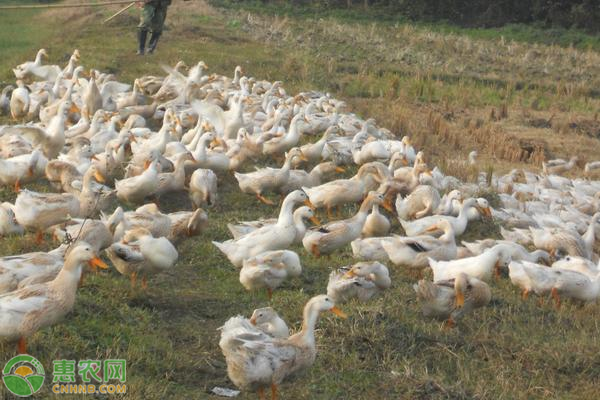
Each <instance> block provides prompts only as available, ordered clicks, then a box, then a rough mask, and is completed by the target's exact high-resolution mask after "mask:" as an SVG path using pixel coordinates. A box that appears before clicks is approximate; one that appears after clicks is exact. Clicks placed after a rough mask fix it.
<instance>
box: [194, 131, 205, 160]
mask: <svg viewBox="0 0 600 400" xmlns="http://www.w3.org/2000/svg"><path fill="white" fill-rule="evenodd" d="M207 146H208V137H206V136H204V137H201V138H200V140H199V141H198V145H197V146H196V154H194V158H195V159H196V160H204V159H206V147H207Z"/></svg>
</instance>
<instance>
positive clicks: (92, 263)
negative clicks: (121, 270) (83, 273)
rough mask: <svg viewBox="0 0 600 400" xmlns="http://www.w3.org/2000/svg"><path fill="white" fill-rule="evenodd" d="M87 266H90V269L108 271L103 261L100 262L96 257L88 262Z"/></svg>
mask: <svg viewBox="0 0 600 400" xmlns="http://www.w3.org/2000/svg"><path fill="white" fill-rule="evenodd" d="M88 264H89V265H90V267H98V268H102V269H108V265H106V263H105V262H104V261H102V260H101V259H99V258H98V257H94V258H92V259H91V260H90V261H88Z"/></svg>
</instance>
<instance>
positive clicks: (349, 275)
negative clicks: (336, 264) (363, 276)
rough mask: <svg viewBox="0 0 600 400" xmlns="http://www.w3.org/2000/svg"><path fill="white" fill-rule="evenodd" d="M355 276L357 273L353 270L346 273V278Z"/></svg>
mask: <svg viewBox="0 0 600 400" xmlns="http://www.w3.org/2000/svg"><path fill="white" fill-rule="evenodd" d="M355 276H356V273H355V272H354V271H352V270H350V271H348V272H346V273H345V274H344V278H354V277H355Z"/></svg>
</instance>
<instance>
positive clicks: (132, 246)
mask: <svg viewBox="0 0 600 400" xmlns="http://www.w3.org/2000/svg"><path fill="white" fill-rule="evenodd" d="M106 254H107V255H108V258H109V259H110V260H111V262H112V263H113V265H114V266H115V268H116V269H117V271H119V272H120V273H121V274H123V275H127V276H129V278H130V280H131V286H132V287H135V284H136V280H137V277H138V276H139V275H141V276H142V288H144V289H145V288H147V277H148V276H149V275H154V274H158V273H161V272H165V271H169V270H171V269H172V268H173V266H174V265H175V263H176V262H177V259H178V257H179V254H178V253H177V250H176V249H175V246H173V244H171V242H169V240H168V239H167V238H165V237H159V238H155V237H153V236H152V233H151V232H150V231H149V230H147V229H145V228H134V229H131V230H129V231H127V232H126V233H125V236H123V239H122V240H121V242H118V243H114V244H112V245H111V246H110V247H109V248H108V249H107V250H106Z"/></svg>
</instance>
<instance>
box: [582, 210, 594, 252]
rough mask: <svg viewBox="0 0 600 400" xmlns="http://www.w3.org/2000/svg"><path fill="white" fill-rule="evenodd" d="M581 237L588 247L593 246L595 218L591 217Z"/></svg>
mask: <svg viewBox="0 0 600 400" xmlns="http://www.w3.org/2000/svg"><path fill="white" fill-rule="evenodd" d="M582 238H583V241H584V243H585V244H586V246H587V247H588V248H592V247H594V242H595V241H596V220H595V219H594V218H593V217H592V220H591V222H590V225H589V226H588V228H587V230H586V231H585V233H584V234H583V236H582Z"/></svg>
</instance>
